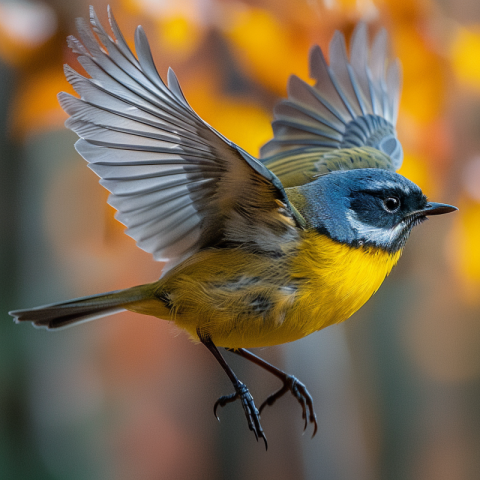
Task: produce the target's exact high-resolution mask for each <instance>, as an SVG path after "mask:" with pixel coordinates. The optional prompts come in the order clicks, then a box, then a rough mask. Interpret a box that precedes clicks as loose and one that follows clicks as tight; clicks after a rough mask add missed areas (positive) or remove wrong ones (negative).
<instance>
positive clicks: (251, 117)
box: [184, 76, 272, 156]
mask: <svg viewBox="0 0 480 480" xmlns="http://www.w3.org/2000/svg"><path fill="white" fill-rule="evenodd" d="M196 79H197V80H196V82H195V84H196V85H191V86H190V85H189V84H187V85H186V86H185V87H184V92H185V95H186V97H187V98H188V101H189V103H190V105H191V106H192V107H193V109H194V110H195V111H196V112H197V113H198V114H199V115H200V116H201V117H202V118H203V119H204V120H205V121H206V122H207V123H209V124H210V125H212V127H214V128H215V129H216V130H218V131H219V132H221V133H222V134H223V135H225V136H226V137H227V138H228V139H229V140H231V141H232V142H235V143H236V144H238V145H240V146H241V147H242V148H243V149H245V150H246V151H247V152H249V153H250V154H252V155H255V156H257V155H258V150H259V148H260V147H261V146H262V145H263V144H264V143H265V142H267V141H268V140H270V138H271V137H272V129H271V126H270V121H271V120H272V118H271V115H269V114H268V113H266V112H265V111H264V110H262V109H261V108H260V107H259V106H258V105H256V104H255V103H254V102H251V101H249V100H248V99H245V98H241V97H238V98H235V97H231V96H226V95H224V94H220V89H219V88H218V85H212V84H211V83H210V82H209V81H208V80H207V79H205V78H204V79H202V78H199V77H197V76H196ZM214 83H215V82H214Z"/></svg>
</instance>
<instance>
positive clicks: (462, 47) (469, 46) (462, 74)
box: [450, 26, 480, 90]
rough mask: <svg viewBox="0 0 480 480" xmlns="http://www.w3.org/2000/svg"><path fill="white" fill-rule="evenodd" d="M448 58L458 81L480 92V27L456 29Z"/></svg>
mask: <svg viewBox="0 0 480 480" xmlns="http://www.w3.org/2000/svg"><path fill="white" fill-rule="evenodd" d="M450 58H451V62H452V67H453V71H454V72H455V74H456V76H457V77H458V78H459V80H460V81H462V82H464V83H465V84H467V85H469V86H470V87H473V88H475V89H476V90H480V26H476V27H470V28H465V27H459V28H458V29H457V31H456V33H455V36H454V38H453V41H452V44H451V47H450Z"/></svg>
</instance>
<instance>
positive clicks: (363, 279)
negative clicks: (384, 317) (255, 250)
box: [162, 234, 400, 348]
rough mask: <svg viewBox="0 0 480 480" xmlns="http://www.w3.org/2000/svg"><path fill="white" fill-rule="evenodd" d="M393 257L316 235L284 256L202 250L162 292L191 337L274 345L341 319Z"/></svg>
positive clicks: (375, 283)
mask: <svg viewBox="0 0 480 480" xmlns="http://www.w3.org/2000/svg"><path fill="white" fill-rule="evenodd" d="M399 255H400V254H398V256H399ZM398 256H396V257H395V258H392V256H391V255H389V254H387V253H384V252H379V251H376V252H373V251H371V250H368V249H351V248H349V247H347V246H345V245H340V244H338V243H336V242H333V241H332V240H330V239H328V238H326V237H322V236H319V235H318V234H317V235H315V236H314V237H312V238H310V237H308V236H306V238H305V239H304V241H303V243H302V244H301V246H300V247H299V248H296V249H295V253H294V254H291V255H286V256H285V258H281V259H270V258H266V257H264V256H261V255H260V256H259V255H254V254H245V252H236V251H231V252H226V251H223V252H208V253H203V254H201V255H200V256H199V258H197V259H196V260H195V261H192V262H191V263H187V265H186V266H185V267H184V268H182V269H181V270H180V271H178V272H175V273H174V274H172V275H171V276H170V278H169V279H166V282H165V283H164V284H163V285H162V290H163V294H164V296H165V295H166V298H168V302H169V303H170V308H171V315H169V319H171V320H173V321H174V322H175V323H176V325H178V326H179V327H181V328H183V329H184V330H186V331H187V332H188V333H189V334H190V335H191V337H192V338H194V339H198V334H197V332H198V331H200V332H203V333H205V334H208V335H209V336H210V337H211V339H212V341H213V342H214V343H215V344H216V345H217V346H222V347H228V348H253V347H264V346H271V345H278V344H282V343H287V342H291V341H294V340H297V339H299V338H302V337H304V336H306V335H309V334H310V333H312V332H315V331H317V330H319V329H321V328H324V327H326V326H328V325H331V324H333V323H339V322H342V321H344V320H346V319H347V318H348V317H350V316H351V315H352V314H353V313H354V312H355V311H356V310H358V309H359V308H360V307H361V306H362V305H363V304H364V303H365V302H366V301H367V300H368V299H369V298H370V296H371V295H372V294H373V293H374V292H375V291H376V290H377V289H378V287H379V286H380V285H381V283H382V281H383V279H384V278H385V276H386V275H387V274H388V273H389V272H390V270H391V268H392V266H393V265H394V264H395V263H396V260H397V259H398Z"/></svg>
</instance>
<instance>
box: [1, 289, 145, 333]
mask: <svg viewBox="0 0 480 480" xmlns="http://www.w3.org/2000/svg"><path fill="white" fill-rule="evenodd" d="M142 287H143V288H142ZM149 293H150V289H148V288H145V286H144V285H142V286H139V287H133V288H128V289H126V290H117V291H114V292H108V293H101V294H98V295H91V296H89V297H82V298H76V299H74V300H68V301H66V302H59V303H52V304H50V305H43V306H41V307H35V308H32V309H26V310H13V311H11V312H9V314H10V315H11V316H12V317H14V320H15V322H16V323H20V322H32V323H33V324H34V325H35V326H36V327H43V328H48V329H56V328H63V327H69V326H71V325H73V324H76V323H80V322H86V321H89V320H94V319H96V318H100V317H105V316H107V315H112V314H114V313H118V312H121V311H123V310H126V309H127V306H130V305H132V304H135V303H137V302H141V301H143V300H145V299H146V298H148V297H149Z"/></svg>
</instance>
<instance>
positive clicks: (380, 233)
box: [346, 210, 405, 246]
mask: <svg viewBox="0 0 480 480" xmlns="http://www.w3.org/2000/svg"><path fill="white" fill-rule="evenodd" d="M346 218H347V220H348V223H349V224H350V226H351V227H352V229H353V230H354V231H355V232H356V236H357V238H358V239H361V240H365V241H366V242H370V243H373V244H375V245H382V246H388V245H391V244H392V243H394V242H395V241H396V240H397V239H398V238H399V236H400V235H401V233H402V232H403V230H404V229H405V223H404V222H403V221H402V222H400V223H399V224H397V225H395V227H393V228H382V227H375V226H374V225H370V224H367V223H364V222H362V221H361V220H359V219H358V216H357V214H356V213H355V212H354V211H353V210H348V211H347V214H346Z"/></svg>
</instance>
